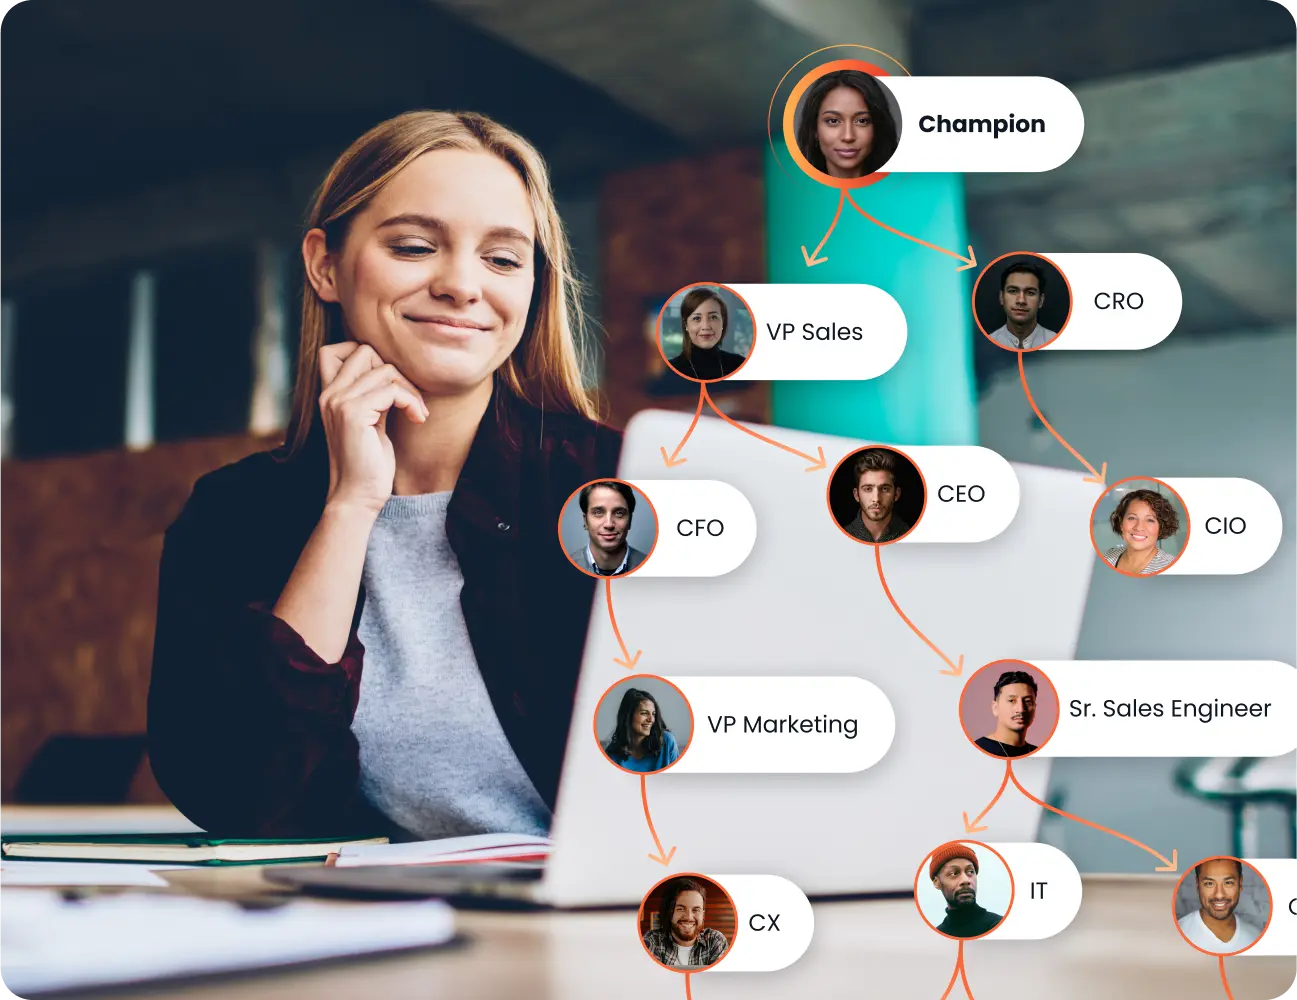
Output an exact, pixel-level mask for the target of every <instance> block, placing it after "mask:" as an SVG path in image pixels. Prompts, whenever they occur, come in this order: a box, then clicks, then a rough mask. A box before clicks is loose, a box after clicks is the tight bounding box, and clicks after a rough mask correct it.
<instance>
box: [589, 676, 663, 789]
mask: <svg viewBox="0 0 1297 1000" xmlns="http://www.w3.org/2000/svg"><path fill="white" fill-rule="evenodd" d="M603 750H604V753H606V754H607V755H608V759H609V760H611V761H612V762H613V763H614V764H616V765H617V766H618V767H622V768H625V769H626V770H627V771H637V772H641V773H645V774H647V773H651V772H653V771H660V770H662V769H663V768H664V767H669V766H670V765H672V764H674V763H675V761H676V758H677V757H679V756H680V748H679V746H678V745H677V744H676V738H675V737H674V736H672V735H671V730H670V729H668V728H667V724H666V720H664V719H663V718H662V712H661V710H660V709H659V708H658V703H657V699H655V698H654V697H653V696H652V695H651V694H649V693H648V692H647V691H644V690H641V689H640V688H629V689H628V690H627V691H626V693H625V694H624V695H622V698H621V704H620V705H619V706H618V708H617V728H616V729H615V730H614V731H613V734H612V737H611V739H609V740H608V742H607V743H606V744H604V748H603Z"/></svg>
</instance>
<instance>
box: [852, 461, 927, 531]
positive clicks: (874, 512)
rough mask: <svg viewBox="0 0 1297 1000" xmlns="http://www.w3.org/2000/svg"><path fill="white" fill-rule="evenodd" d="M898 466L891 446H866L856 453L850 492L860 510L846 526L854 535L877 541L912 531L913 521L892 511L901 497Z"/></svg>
mask: <svg viewBox="0 0 1297 1000" xmlns="http://www.w3.org/2000/svg"><path fill="white" fill-rule="evenodd" d="M896 465H897V461H896V453H895V452H893V451H891V450H890V449H888V448H866V449H865V450H864V451H862V452H861V453H860V454H859V455H857V456H856V461H855V464H854V466H853V467H852V474H853V475H852V481H853V483H854V485H853V486H852V487H851V495H852V496H853V497H854V498H855V500H856V503H857V504H859V505H860V509H859V510H858V511H857V512H856V516H855V517H854V518H853V519H852V520H851V522H850V523H849V524H847V525H846V526H845V528H844V530H845V531H846V533H847V534H848V535H850V536H851V537H852V538H859V539H860V540H861V541H862V542H871V543H873V544H878V543H880V542H892V541H895V540H896V539H898V538H900V537H901V536H902V535H904V534H906V533H907V532H908V531H909V530H910V527H911V525H910V523H909V522H908V521H906V520H905V518H903V517H901V516H900V515H898V514H896V513H895V512H894V510H893V508H894V506H895V504H896V501H897V500H899V499H901V488H900V487H899V486H897V485H896Z"/></svg>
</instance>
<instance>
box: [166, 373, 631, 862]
mask: <svg viewBox="0 0 1297 1000" xmlns="http://www.w3.org/2000/svg"><path fill="white" fill-rule="evenodd" d="M620 450H621V434H620V433H619V432H618V431H615V430H613V429H612V428H609V427H606V426H604V425H602V424H598V423H595V422H593V421H589V420H586V419H585V418H583V417H579V416H576V415H573V414H569V413H555V412H545V413H542V412H541V411H540V410H537V409H535V408H534V407H531V406H530V405H528V404H525V403H523V402H522V401H520V400H518V399H517V398H516V397H515V396H514V395H513V394H512V393H511V392H509V391H508V390H507V389H500V388H498V387H497V391H496V396H495V398H494V399H493V401H492V405H491V406H489V407H488V409H487V412H486V415H485V416H484V417H483V419H482V422H481V424H480V425H479V427H478V430H477V434H476V436H475V437H474V440H473V444H472V447H471V449H470V451H469V455H468V459H467V461H466V462H465V465H464V468H463V470H462V472H461V473H460V478H459V481H458V482H457V483H456V486H455V491H454V495H453V496H452V498H451V501H450V506H449V509H448V511H447V515H446V533H447V536H448V537H449V541H450V545H451V548H452V549H453V550H454V552H455V555H456V557H457V558H458V560H459V564H460V569H461V571H462V573H463V576H464V588H463V591H462V593H461V596H460V602H461V606H462V607H463V610H464V619H465V622H466V624H467V626H468V634H469V639H470V641H471V642H472V646H473V652H474V653H475V655H476V658H477V663H478V667H479V669H480V670H481V672H482V678H483V680H484V681H485V683H486V688H487V690H488V692H489V693H490V696H491V701H492V703H493V704H494V706H495V711H496V714H497V715H498V716H499V719H500V722H501V725H502V726H503V728H504V732H505V735H506V736H507V737H508V738H509V742H510V743H511V744H512V746H513V749H514V751H515V752H516V753H517V755H518V758H519V760H520V761H521V762H522V764H523V767H524V768H525V769H526V771H527V773H528V775H529V776H530V777H531V779H532V782H533V783H534V784H535V786H536V789H537V790H538V791H539V792H540V794H541V796H542V797H543V798H544V800H545V801H546V803H547V804H549V806H550V807H551V808H553V806H554V802H555V798H556V796H557V792H558V777H559V770H560V768H561V765H562V760H563V751H564V748H565V745H566V741H567V733H568V725H569V722H570V721H571V715H572V704H573V700H574V698H575V695H576V682H577V676H578V673H579V669H580V663H581V655H582V650H583V648H584V643H585V635H586V629H587V626H588V624H589V617H590V609H591V606H592V598H593V588H594V581H593V580H592V579H590V578H589V577H587V576H586V575H585V574H583V573H581V572H580V571H578V570H577V569H575V568H574V567H573V566H572V565H571V564H570V563H569V562H568V560H567V558H566V557H565V555H564V553H563V549H562V546H561V544H560V542H559V539H558V535H557V525H558V519H559V514H560V512H561V510H562V507H563V503H564V502H565V501H566V500H567V498H568V496H569V495H570V494H571V493H572V491H573V490H575V489H577V488H578V487H579V486H581V485H582V484H584V483H586V482H588V481H589V480H591V479H596V478H601V477H607V476H613V475H615V474H616V470H617V459H618V455H619V452H620ZM328 483H329V458H328V452H327V447H326V442H325V437H324V432H323V428H322V427H321V426H320V423H319V421H318V420H317V421H316V422H315V425H314V426H313V428H312V433H311V435H310V437H309V438H308V440H307V442H306V443H305V444H304V445H303V447H302V450H301V451H300V452H299V454H298V455H296V456H295V457H294V458H292V459H291V460H287V461H280V460H279V459H277V458H276V457H275V454H274V453H271V452H262V453H260V454H256V455H252V456H249V457H248V458H245V459H243V460H242V461H240V462H236V463H234V464H233V465H227V466H225V467H224V468H221V469H218V470H216V471H215V472H212V473H209V474H208V475H205V476H203V477H202V478H201V479H199V480H198V482H197V483H196V484H195V486H194V489H193V493H192V494H191V496H190V498H189V500H188V502H187V503H186V504H185V507H184V509H183V510H182V511H181V513H180V516H179V517H178V518H177V519H176V521H175V523H174V524H172V525H171V527H170V528H169V529H168V530H167V533H166V540H165V543H164V546H163V551H162V563H161V569H160V573H159V586H158V619H157V633H156V638H155V642H154V650H153V676H152V681H151V683H150V687H149V726H148V729H149V755H150V760H151V763H152V766H153V771H154V774H155V775H156V777H157V780H158V783H159V784H160V785H161V787H162V789H163V791H165V792H166V793H167V795H168V796H169V797H170V798H171V801H172V802H173V803H175V805H176V807H177V808H179V809H180V811H181V812H183V813H184V814H185V815H186V816H188V817H189V818H190V819H191V820H193V821H194V822H195V823H197V824H198V825H199V826H201V827H203V828H204V829H206V830H209V831H213V832H217V833H225V834H230V835H242V836H280V837H331V836H335V835H352V834H356V835H365V834H381V833H387V832H390V831H389V830H388V829H387V823H386V821H385V820H384V818H383V817H382V816H381V815H380V814H378V812H377V811H376V810H374V809H373V807H371V806H370V805H369V804H368V803H367V802H366V801H365V800H364V798H363V796H362V795H361V794H360V791H359V773H360V763H359V754H358V746H357V742H356V738H355V736H354V735H353V734H352V732H351V720H352V716H353V713H354V712H355V708H356V704H357V701H358V699H359V694H360V685H361V684H362V683H363V678H362V673H363V660H364V648H363V646H362V644H361V643H360V640H359V639H358V638H357V635H356V627H357V626H358V625H359V622H360V614H361V610H362V608H363V606H364V600H365V594H364V588H363V586H362V587H361V590H360V593H359V594H358V596H357V601H356V609H355V614H354V615H353V617H352V629H351V637H350V640H349V642H348V645H347V649H346V652H345V653H344V654H343V657H342V659H341V660H340V661H339V662H338V663H325V662H324V661H323V660H322V659H321V658H320V657H319V656H317V655H316V654H315V653H314V652H313V651H312V650H311V649H310V648H309V647H308V646H307V645H306V643H305V642H304V641H303V640H302V638H301V637H300V636H299V635H298V634H297V633H296V632H295V631H294V630H293V629H292V628H291V627H290V626H289V625H288V624H287V623H286V622H284V621H282V620H281V619H279V618H276V617H275V616H274V615H273V614H272V613H271V611H270V609H271V608H273V607H274V604H275V602H276V600H277V599H278V597H279V594H280V592H281V591H282V590H283V588H284V585H285V584H286V583H287V581H288V577H289V575H290V574H291V573H292V571H293V568H294V566H295V565H296V563H297V559H298V557H299V556H300V555H301V552H302V549H303V548H304V547H305V545H306V542H307V539H308V538H309V537H310V535H311V532H312V531H313V530H314V529H315V526H316V523H317V522H318V521H319V518H320V514H321V513H322V511H323V509H324V500H325V495H326V492H327V490H328Z"/></svg>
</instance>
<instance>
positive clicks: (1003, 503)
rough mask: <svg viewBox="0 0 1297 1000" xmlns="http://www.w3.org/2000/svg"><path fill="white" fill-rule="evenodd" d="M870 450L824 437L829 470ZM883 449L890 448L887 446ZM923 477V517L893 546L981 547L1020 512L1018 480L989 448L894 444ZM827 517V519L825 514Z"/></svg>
mask: <svg viewBox="0 0 1297 1000" xmlns="http://www.w3.org/2000/svg"><path fill="white" fill-rule="evenodd" d="M867 447H869V445H862V444H860V443H859V442H857V441H848V440H847V439H845V438H825V439H824V454H825V456H826V457H827V458H828V461H829V463H830V467H836V466H837V464H838V463H839V462H840V461H841V460H842V459H844V458H846V457H847V456H848V455H854V454H855V453H856V452H859V451H862V450H863V449H864V448H867ZM881 447H885V448H890V447H893V446H891V445H882V446H881ZM895 448H896V450H897V451H900V452H901V453H903V454H904V455H905V456H906V457H908V458H909V459H910V461H911V462H913V463H914V465H915V467H916V468H917V469H918V470H919V473H920V474H921V475H922V477H923V490H924V505H923V515H922V516H921V517H920V518H919V520H918V523H917V524H915V526H914V530H913V531H911V532H910V533H909V534H907V535H905V536H904V537H903V538H901V539H900V541H899V542H898V543H897V544H899V545H909V544H911V543H913V542H984V541H986V540H988V539H990V538H994V537H995V536H996V535H998V534H999V533H1000V532H1001V531H1003V530H1004V529H1005V528H1007V527H1008V526H1009V524H1010V523H1011V522H1012V521H1013V517H1014V515H1015V514H1017V512H1018V497H1019V489H1018V477H1017V476H1016V475H1014V472H1013V467H1012V466H1011V465H1009V463H1008V462H1006V461H1005V460H1004V458H1003V457H1001V456H1000V455H999V454H997V453H996V452H994V451H991V449H990V448H981V447H978V446H976V445H896V446H895ZM826 516H827V515H826Z"/></svg>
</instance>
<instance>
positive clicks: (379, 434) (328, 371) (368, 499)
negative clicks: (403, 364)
mask: <svg viewBox="0 0 1297 1000" xmlns="http://www.w3.org/2000/svg"><path fill="white" fill-rule="evenodd" d="M320 385H321V387H322V388H321V392H320V418H321V419H322V420H323V422H324V433H325V437H326V439H327V440H328V444H329V494H328V499H327V503H328V504H330V505H333V506H345V507H358V508H362V509H364V510H368V511H372V512H373V513H377V512H378V511H380V510H382V508H383V504H385V503H386V502H387V499H388V497H390V496H391V495H392V483H393V480H394V479H395V476H396V455H395V452H394V451H393V448H392V441H391V439H390V438H389V437H388V435H387V417H388V411H389V410H391V409H392V408H393V407H396V408H398V409H400V410H403V411H404V412H405V416H406V417H407V418H408V419H410V420H412V421H414V422H415V423H423V422H424V421H425V420H427V419H428V407H427V406H426V405H425V404H424V402H423V396H422V395H421V394H420V392H419V390H418V389H416V388H415V386H414V384H413V383H412V382H411V381H410V380H409V379H407V378H406V377H405V376H404V375H402V374H401V373H400V372H399V371H398V370H397V369H396V367H395V366H393V365H390V364H387V363H385V362H384V361H383V359H382V358H381V357H379V355H378V352H377V351H375V350H374V349H373V348H372V347H370V346H369V345H368V344H359V343H356V342H355V341H346V342H344V343H341V344H329V345H327V346H325V347H322V348H320Z"/></svg>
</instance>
